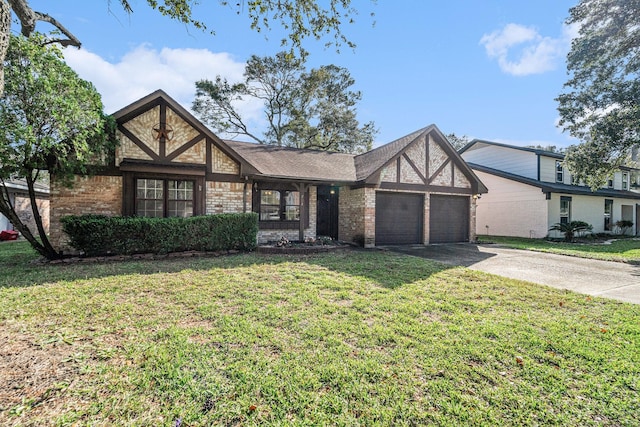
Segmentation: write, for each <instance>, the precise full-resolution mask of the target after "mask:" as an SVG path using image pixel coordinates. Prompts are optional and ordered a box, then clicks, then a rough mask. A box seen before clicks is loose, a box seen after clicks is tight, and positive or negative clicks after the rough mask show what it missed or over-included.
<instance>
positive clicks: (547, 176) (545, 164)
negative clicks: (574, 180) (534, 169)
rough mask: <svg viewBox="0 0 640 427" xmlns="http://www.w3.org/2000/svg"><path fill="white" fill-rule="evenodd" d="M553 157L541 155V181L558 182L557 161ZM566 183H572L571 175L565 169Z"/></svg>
mask: <svg viewBox="0 0 640 427" xmlns="http://www.w3.org/2000/svg"><path fill="white" fill-rule="evenodd" d="M558 160H559V159H554V158H553V157H546V156H540V181H546V182H556V161H558ZM563 170H564V181H563V183H565V184H571V177H570V176H569V173H568V171H567V170H566V169H564V168H563Z"/></svg>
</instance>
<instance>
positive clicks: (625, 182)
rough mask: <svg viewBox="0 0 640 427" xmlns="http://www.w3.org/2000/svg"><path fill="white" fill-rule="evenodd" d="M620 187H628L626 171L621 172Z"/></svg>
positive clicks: (625, 188) (626, 188)
mask: <svg viewBox="0 0 640 427" xmlns="http://www.w3.org/2000/svg"><path fill="white" fill-rule="evenodd" d="M622 189H623V190H628V189H629V174H628V173H627V172H623V173H622Z"/></svg>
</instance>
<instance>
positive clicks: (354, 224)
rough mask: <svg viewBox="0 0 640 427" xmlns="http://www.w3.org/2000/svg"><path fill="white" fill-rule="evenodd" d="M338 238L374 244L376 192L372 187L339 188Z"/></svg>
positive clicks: (368, 245) (366, 244) (366, 245)
mask: <svg viewBox="0 0 640 427" xmlns="http://www.w3.org/2000/svg"><path fill="white" fill-rule="evenodd" d="M338 204H339V208H338V210H339V215H338V238H339V239H340V240H343V241H345V242H358V243H364V245H365V247H371V246H374V245H375V228H376V227H375V225H376V193H375V189H373V188H357V189H351V188H349V187H342V188H340V199H339V201H338Z"/></svg>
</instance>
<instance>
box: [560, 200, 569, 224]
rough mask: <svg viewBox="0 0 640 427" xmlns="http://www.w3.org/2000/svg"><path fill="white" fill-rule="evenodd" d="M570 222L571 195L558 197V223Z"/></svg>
mask: <svg viewBox="0 0 640 427" xmlns="http://www.w3.org/2000/svg"><path fill="white" fill-rule="evenodd" d="M570 222H571V197H565V196H561V197H560V223H561V224H568V223H570Z"/></svg>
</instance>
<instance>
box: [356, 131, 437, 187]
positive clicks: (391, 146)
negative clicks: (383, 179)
mask: <svg viewBox="0 0 640 427" xmlns="http://www.w3.org/2000/svg"><path fill="white" fill-rule="evenodd" d="M433 128H434V125H430V126H427V127H425V128H422V129H419V130H417V131H415V132H412V133H410V134H409V135H406V136H403V137H402V138H399V139H396V140H395V141H392V142H390V143H388V144H385V145H382V146H380V147H378V148H376V149H373V150H371V151H367V152H366V153H363V154H359V155H358V156H356V158H355V168H356V173H357V176H356V180H357V181H361V180H364V179H367V178H368V177H369V176H371V174H373V173H375V172H376V171H378V170H379V169H380V168H382V167H383V166H384V165H385V164H386V163H387V162H389V161H390V160H391V159H393V158H394V157H396V156H397V155H398V154H400V153H401V152H402V150H404V149H405V148H407V146H408V145H409V144H411V143H412V142H413V141H415V140H416V139H417V138H418V137H419V136H421V135H422V134H424V133H426V132H429V131H430V130H431V129H433Z"/></svg>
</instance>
